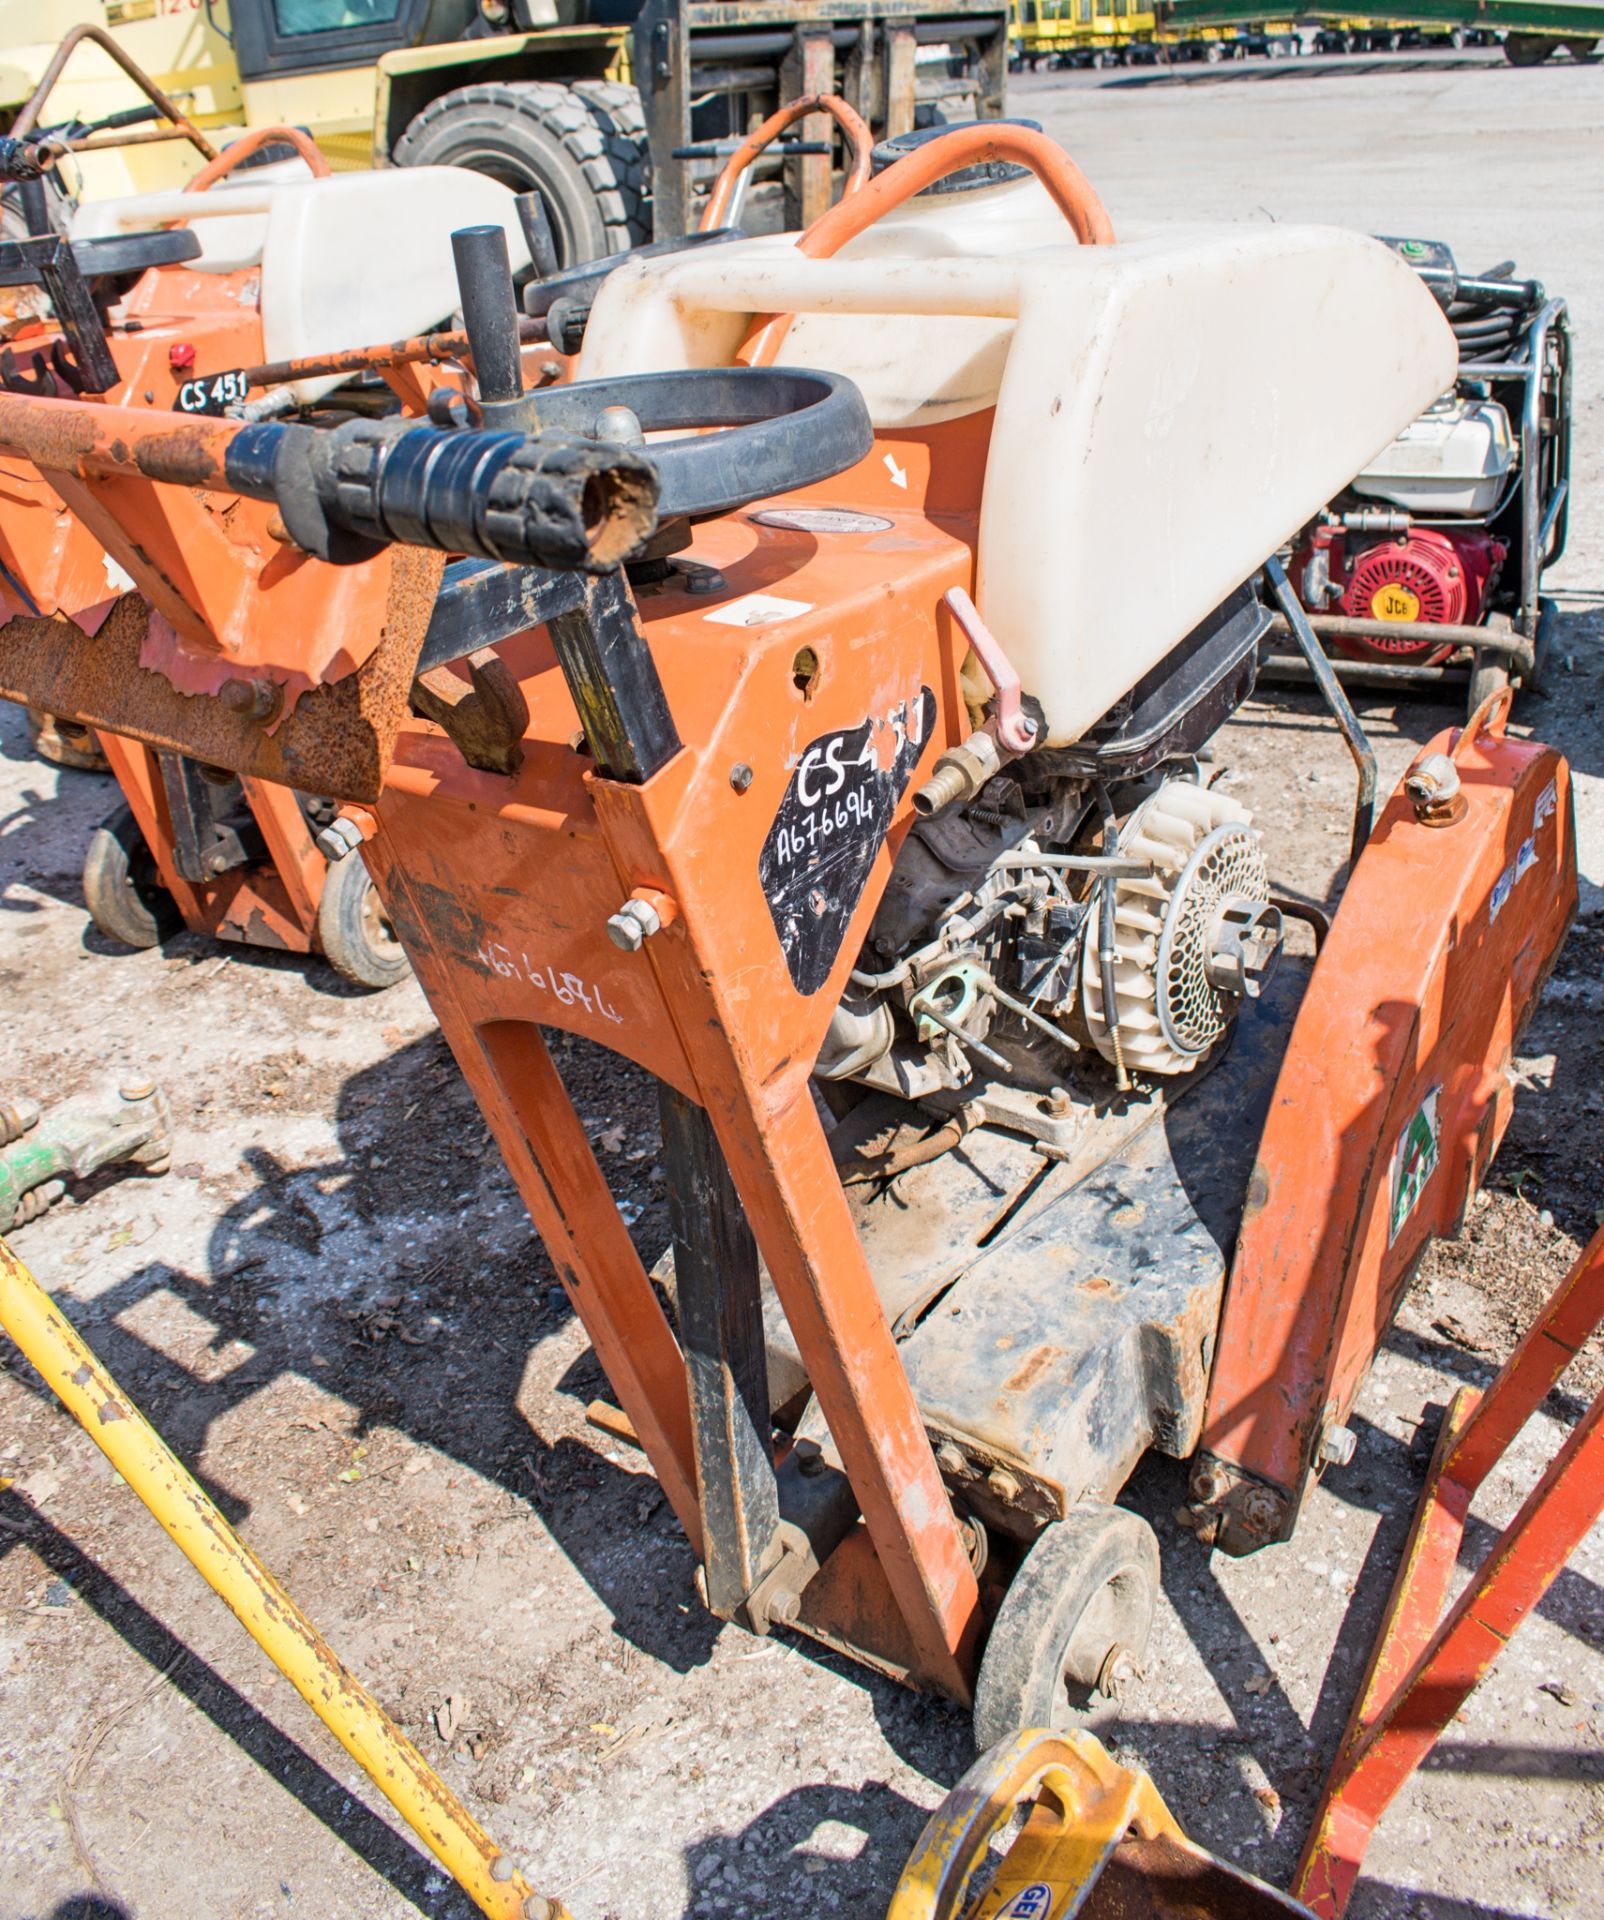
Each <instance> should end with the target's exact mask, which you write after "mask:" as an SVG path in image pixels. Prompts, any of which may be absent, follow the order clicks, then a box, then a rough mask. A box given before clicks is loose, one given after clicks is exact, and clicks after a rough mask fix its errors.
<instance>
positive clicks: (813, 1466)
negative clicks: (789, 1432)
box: [796, 1440, 825, 1480]
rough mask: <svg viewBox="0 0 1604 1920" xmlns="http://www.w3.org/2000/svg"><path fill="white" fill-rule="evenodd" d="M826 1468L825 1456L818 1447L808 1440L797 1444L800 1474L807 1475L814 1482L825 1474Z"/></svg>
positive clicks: (797, 1464)
mask: <svg viewBox="0 0 1604 1920" xmlns="http://www.w3.org/2000/svg"><path fill="white" fill-rule="evenodd" d="M824 1467H825V1460H824V1455H823V1454H822V1453H820V1451H819V1449H818V1448H817V1447H816V1446H813V1445H812V1444H811V1443H810V1442H808V1441H806V1440H802V1441H799V1442H798V1443H797V1449H796V1470H797V1472H798V1473H801V1474H805V1475H806V1476H807V1478H808V1479H810V1480H813V1479H816V1478H817V1477H818V1476H819V1475H820V1474H821V1473H823V1471H824Z"/></svg>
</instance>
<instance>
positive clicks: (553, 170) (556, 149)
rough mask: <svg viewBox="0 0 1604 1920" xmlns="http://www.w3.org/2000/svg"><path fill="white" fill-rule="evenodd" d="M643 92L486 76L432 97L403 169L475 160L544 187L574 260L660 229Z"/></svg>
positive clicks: (405, 140) (622, 249)
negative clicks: (652, 204) (655, 223)
mask: <svg viewBox="0 0 1604 1920" xmlns="http://www.w3.org/2000/svg"><path fill="white" fill-rule="evenodd" d="M633 95H634V90H633V89H632V88H625V87H620V86H613V85H609V84H607V83H606V82H603V81H585V82H581V83H580V84H579V85H578V86H573V87H564V86H558V85H557V84H556V83H555V82H554V81H550V80H516V81H494V82H492V81H482V82H480V83H479V84H478V85H477V86H471V87H458V88H456V89H455V90H454V91H453V92H451V93H443V94H441V96H440V98H439V99H438V100H431V101H430V102H429V104H428V106H426V107H425V108H424V109H423V111H422V112H421V113H420V114H419V115H418V116H417V118H416V119H415V120H413V121H412V123H411V124H410V125H409V126H408V128H407V130H406V132H405V133H403V134H402V136H401V138H400V139H399V140H398V141H397V142H396V148H395V160H396V164H397V165H398V166H403V167H423V166H439V167H471V168H472V169H473V170H474V171H475V172H476V173H486V174H489V176H490V178H491V179H492V180H499V181H500V182H501V183H502V185H503V186H507V187H511V188H512V189H513V191H514V192H515V193H526V192H529V191H531V190H536V191H538V192H539V194H540V196H541V198H542V199H543V200H544V201H545V204H546V212H547V214H548V216H549V218H550V220H551V226H552V233H553V237H554V238H555V240H556V244H557V264H558V265H559V266H562V267H572V266H578V265H580V264H582V263H583V262H584V261H586V260H598V259H601V258H602V257H603V256H604V255H606V254H609V253H626V252H628V250H629V249H630V248H631V247H636V246H639V245H640V243H641V242H642V241H643V240H647V239H649V238H650V237H651V232H650V220H649V217H648V214H647V211H646V205H645V195H646V183H647V174H648V154H647V144H646V131H645V126H644V123H643V121H642V119H641V114H640V103H639V100H638V99H636V98H634V97H633Z"/></svg>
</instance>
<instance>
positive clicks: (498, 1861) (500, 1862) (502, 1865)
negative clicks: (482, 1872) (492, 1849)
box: [490, 1853, 512, 1880]
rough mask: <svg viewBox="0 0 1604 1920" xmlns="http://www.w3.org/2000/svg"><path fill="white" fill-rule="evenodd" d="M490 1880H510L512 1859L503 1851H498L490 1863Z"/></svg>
mask: <svg viewBox="0 0 1604 1920" xmlns="http://www.w3.org/2000/svg"><path fill="white" fill-rule="evenodd" d="M490 1877H491V1879H492V1880H510V1879H511V1878H512V1860H511V1858H510V1856H509V1855H507V1854H505V1853H498V1854H497V1855H496V1857H495V1859H494V1860H492V1861H491V1863H490Z"/></svg>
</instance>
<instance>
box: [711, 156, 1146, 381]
mask: <svg viewBox="0 0 1604 1920" xmlns="http://www.w3.org/2000/svg"><path fill="white" fill-rule="evenodd" d="M988 160H1012V161H1014V162H1015V163H1016V164H1018V165H1019V166H1022V167H1028V168H1029V169H1030V171H1031V172H1032V173H1033V174H1035V176H1036V178H1037V179H1038V180H1039V181H1040V182H1041V183H1042V185H1043V186H1044V187H1045V188H1046V189H1047V192H1048V194H1049V195H1050V196H1051V198H1052V201H1053V204H1054V205H1055V206H1056V207H1057V208H1058V210H1059V212H1060V213H1062V214H1063V216H1064V218H1065V219H1066V220H1067V221H1068V222H1069V225H1070V230H1071V231H1072V232H1073V233H1074V235H1075V238H1076V239H1077V240H1078V241H1079V242H1080V243H1081V245H1082V246H1083V247H1093V246H1096V247H1106V246H1110V245H1112V244H1113V240H1114V223H1113V222H1112V221H1111V220H1110V219H1109V217H1108V213H1107V210H1106V209H1105V207H1104V206H1103V203H1102V201H1101V200H1099V199H1098V197H1097V190H1096V189H1095V188H1094V187H1093V185H1092V183H1091V182H1090V181H1089V180H1088V179H1087V178H1086V176H1085V174H1084V173H1082V172H1081V170H1080V168H1079V167H1077V166H1076V165H1075V162H1074V161H1073V160H1071V159H1070V157H1069V155H1068V154H1067V153H1065V151H1064V150H1063V148H1062V147H1060V146H1059V145H1058V144H1057V143H1056V142H1055V141H1052V140H1049V139H1048V138H1047V136H1046V134H1044V133H1037V132H1036V131H1035V130H1034V129H1033V128H1031V127H1016V126H1011V125H1008V124H1006V123H1004V122H1002V121H997V122H991V123H987V122H983V123H982V124H981V125H979V126H976V127H955V128H954V129H953V131H952V132H951V133H944V134H942V135H941V136H940V137H939V138H938V139H935V140H931V141H929V142H927V143H926V145H924V146H922V147H915V148H914V149H913V151H912V152H911V153H905V154H904V155H903V156H902V158H901V159H900V160H897V161H896V162H894V163H893V164H892V165H891V166H889V167H887V168H886V170H885V172H884V173H882V174H880V175H878V176H877V177H876V178H875V179H873V180H871V181H870V182H869V184H868V185H867V186H866V187H864V188H863V189H862V190H861V191H859V192H857V193H849V194H847V195H846V197H845V198H843V199H841V200H838V201H837V202H836V204H835V205H834V206H833V207H832V208H831V209H830V211H829V212H828V213H826V214H824V215H823V216H822V217H821V218H820V219H818V220H815V221H814V223H813V225H812V226H811V227H809V228H808V230H807V232H806V233H804V234H803V236H802V238H801V239H800V240H798V242H797V243H796V247H797V252H798V253H802V254H806V255H807V257H808V258H809V259H810V260H829V259H831V258H832V257H833V256H834V255H835V254H837V253H839V252H840V251H841V249H842V248H843V247H844V246H845V245H846V244H847V242H848V241H849V240H855V239H857V237H858V235H859V234H860V233H863V232H864V231H866V230H867V229H868V228H869V227H872V226H873V225H874V223H875V221H876V220H878V219H880V217H881V216H882V215H883V214H887V213H890V212H891V211H892V209H893V208H895V207H900V206H901V205H902V204H903V202H904V201H905V200H911V199H912V198H913V196H914V195H915V194H916V193H922V192H923V191H924V189H925V188H926V187H928V186H933V185H934V184H935V182H936V181H937V180H944V179H946V177H947V175H948V174H949V173H958V172H961V171H962V170H963V168H965V167H974V166H980V165H982V164H983V163H984V162H986V161H988ZM790 324H791V316H790V315H789V314H769V315H766V316H764V317H763V318H761V319H759V320H757V321H755V322H754V325H753V331H752V332H751V333H750V334H749V335H748V336H747V341H746V345H745V347H744V348H743V349H742V353H741V358H742V359H743V360H744V361H745V362H746V363H747V364H748V365H749V366H754V367H771V366H773V365H774V362H775V361H776V359H778V357H779V352H780V347H781V345H782V343H783V342H784V340H785V335H786V330H787V329H788V328H789V326H790Z"/></svg>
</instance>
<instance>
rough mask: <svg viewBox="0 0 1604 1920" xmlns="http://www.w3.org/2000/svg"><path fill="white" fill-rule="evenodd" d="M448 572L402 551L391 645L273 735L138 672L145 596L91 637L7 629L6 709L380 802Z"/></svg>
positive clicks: (300, 705) (301, 786)
mask: <svg viewBox="0 0 1604 1920" xmlns="http://www.w3.org/2000/svg"><path fill="white" fill-rule="evenodd" d="M444 565H445V556H444V555H443V554H438V553H426V552H424V551H422V550H421V549H418V548H411V547H408V548H397V549H396V552H395V560H394V568H393V572H392V575H391V580H390V588H389V595H388V602H387V606H386V617H385V623H384V634H383V638H382V639H381V640H380V641H379V643H378V645H377V646H376V647H375V648H374V649H373V651H372V653H371V654H370V655H369V656H368V658H367V659H366V660H365V661H364V663H363V664H362V666H361V667H360V668H359V669H358V671H357V672H355V673H352V674H348V675H346V676H345V677H344V678H343V679H340V680H337V681H333V682H331V683H329V684H327V685H323V686H319V687H314V688H313V689H312V690H311V691H310V692H307V693H305V694H303V695H302V696H301V698H300V699H299V700H298V701H297V702H296V704H295V707H294V709H293V710H292V711H291V712H290V713H289V714H288V715H287V716H286V717H285V718H284V719H283V720H282V721H281V722H280V723H279V724H278V726H277V727H273V728H271V729H270V728H269V726H268V725H265V724H264V723H263V722H262V721H260V720H257V719H253V718H252V717H251V716H250V715H248V714H241V713H237V712H235V711H233V710H232V709H231V708H229V707H227V706H225V705H224V703H223V701H222V700H221V699H218V698H215V697H212V696H209V695H192V694H183V693H180V692H179V691H178V690H177V689H176V688H175V687H174V686H173V685H172V683H171V682H170V681H169V680H168V679H167V678H166V677H165V676H164V675H162V674H160V673H152V672H149V671H148V670H146V669H145V668H143V667H141V666H140V664H139V659H140V651H141V649H142V648H143V646H144V645H145V639H146V629H147V626H148V623H149V620H150V609H149V606H148V605H147V603H146V602H145V601H144V600H142V599H141V598H140V597H139V596H138V595H137V594H125V595H124V596H123V598H122V599H121V600H119V601H118V603H117V605H116V606H115V607H114V608H113V609H112V611H111V614H110V615H109V616H108V618H107V620H106V622H105V624H104V625H103V626H102V627H101V628H100V630H99V631H98V632H97V633H96V634H95V635H94V637H93V638H91V637H90V636H89V635H88V634H86V633H85V632H84V631H83V629H82V628H80V627H78V626H76V625H75V624H74V623H73V622H72V621H70V620H68V619H66V618H64V617H59V616H58V617H56V618H50V619H45V618H35V617H33V616H31V615H28V614H18V615H16V616H15V617H14V618H12V619H11V620H9V621H8V622H6V624H5V625H4V626H3V627H0V698H3V699H7V700H16V701H19V702H21V703H22V704H24V705H27V706H34V707H42V708H44V709H45V711H46V712H49V713H54V714H57V715H59V716H60V717H62V718H63V719H67V720H75V721H79V722H81V723H82V724H84V725H86V726H91V727H95V728H97V729H103V730H104V731H106V732H108V733H117V734H124V735H126V736H127V737H128V738H129V739H132V740H143V741H145V742H146V743H147V744H148V745H150V746H153V747H170V748H173V749H174V750H176V751H177V752H179V753H184V754H188V755H189V756H190V757H191V758H192V759H195V760H201V761H204V762H205V763H207V764H208V765H210V766H218V767H227V768H228V769H229V770H230V771H231V772H233V773H238V774H248V775H251V776H253V777H255V778H257V779H261V780H274V781H278V782H279V783H281V784H282V785H285V786H289V787H294V788H296V789H297V790H299V791H300V792H303V793H315V794H322V795H326V796H327V797H328V798H330V799H334V800H357V801H374V800H377V798H378V797H379V791H380V788H381V787H382V786H383V784H384V776H385V773H386V771H387V769H388V768H389V765H390V759H391V755H392V754H393V752H394V749H395V741H396V735H397V733H398V732H399V731H400V727H401V723H402V721H403V720H404V719H405V718H406V717H407V696H408V693H409V691H410V689H411V686H412V677H413V670H414V668H415V666H416V663H417V659H418V655H419V652H420V650H421V649H422V646H423V636H424V633H425V632H426V630H427V628H428V624H429V616H430V614H431V612H432V610H433V607H434V600H435V593H436V590H437V589H438V586H439V582H440V575H441V572H442V570H443V568H444Z"/></svg>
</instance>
